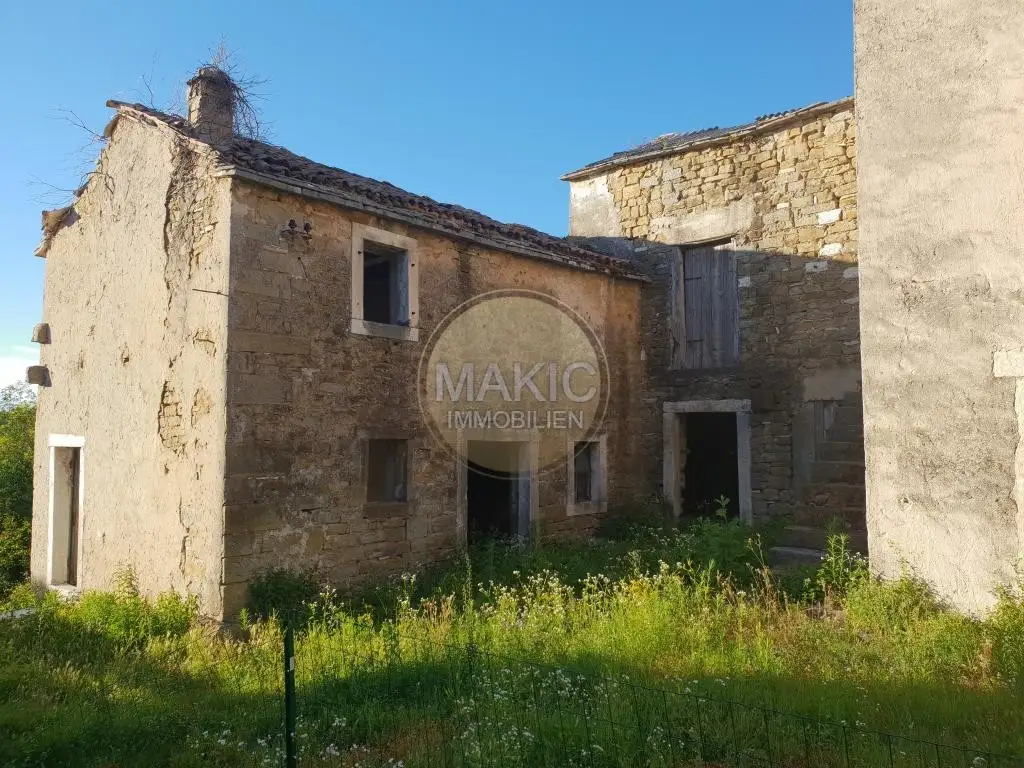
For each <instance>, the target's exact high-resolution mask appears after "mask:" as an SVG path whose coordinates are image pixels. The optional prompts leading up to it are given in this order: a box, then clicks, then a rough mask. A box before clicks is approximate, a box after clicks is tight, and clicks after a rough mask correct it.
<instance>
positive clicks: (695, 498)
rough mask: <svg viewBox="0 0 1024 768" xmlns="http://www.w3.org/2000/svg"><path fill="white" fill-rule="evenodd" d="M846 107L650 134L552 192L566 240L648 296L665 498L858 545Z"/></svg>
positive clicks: (859, 458)
mask: <svg viewBox="0 0 1024 768" xmlns="http://www.w3.org/2000/svg"><path fill="white" fill-rule="evenodd" d="M856 137H857V128H856V123H855V119H854V112H853V100H852V99H844V100H841V101H838V102H833V103H829V104H817V105H814V106H811V107H807V108H805V109H800V110H796V111H793V112H786V113H782V114H777V115H768V116H766V117H763V118H760V119H758V120H757V121H755V122H753V123H751V124H749V125H744V126H739V127H736V128H729V129H717V128H716V129H711V130H706V131H698V132H695V133H686V134H670V135H667V136H662V137H660V138H658V139H655V140H654V141H652V142H649V143H647V144H645V145H643V146H640V147H638V148H636V149H632V150H629V151H626V152H620V153H618V154H615V155H613V156H611V157H609V158H607V159H606V160H602V161H600V162H596V163H593V164H591V165H588V166H586V167H585V168H582V169H580V170H578V171H574V172H573V173H569V174H567V175H566V176H565V177H564V178H565V179H567V180H568V181H569V183H570V189H571V193H570V194H571V222H570V229H571V234H572V235H575V236H578V237H582V238H588V239H589V242H591V243H594V244H595V245H598V246H601V245H604V246H606V247H616V246H617V247H618V248H619V250H618V251H617V252H618V253H620V255H623V256H624V257H626V258H630V259H631V260H632V261H633V263H634V264H635V265H636V267H637V269H639V270H640V271H642V272H643V273H644V274H646V275H648V276H649V277H650V279H651V283H650V284H649V285H648V286H645V289H644V292H643V323H642V325H643V329H644V337H645V341H646V352H647V366H648V376H649V381H650V385H649V386H650V392H649V396H648V401H649V403H650V404H652V405H653V407H654V408H655V409H656V410H657V413H656V414H654V415H653V417H654V418H657V419H659V420H662V421H663V429H662V430H661V434H656V435H649V436H648V440H647V441H646V442H645V447H644V451H645V453H647V454H648V455H652V456H653V455H663V456H664V461H663V463H662V466H661V467H660V468H659V469H660V470H661V472H662V476H663V481H662V484H663V487H664V489H665V495H666V497H667V498H668V499H670V500H671V501H672V503H673V505H674V507H675V508H676V510H677V512H682V513H686V512H688V511H689V512H699V511H700V509H701V507H702V506H706V505H707V504H708V501H709V500H710V499H712V498H714V497H717V496H718V495H719V494H724V495H725V496H728V497H730V500H731V504H732V505H733V507H734V509H736V511H738V512H739V513H740V514H741V515H742V516H743V517H744V518H745V519H748V520H757V521H763V520H765V519H767V518H769V517H772V516H786V517H790V518H791V520H792V521H793V523H794V525H791V526H790V528H789V530H788V542H787V543H789V544H790V545H792V546H793V547H795V548H797V549H808V548H811V549H813V548H816V547H817V546H819V545H820V543H821V541H822V539H823V535H824V532H825V530H826V529H827V528H828V527H829V526H836V525H838V526H839V527H845V528H846V529H847V530H849V531H850V532H851V533H852V534H853V538H854V542H855V543H856V544H857V545H858V546H859V547H861V548H864V546H865V541H864V539H865V537H864V522H863V521H864V498H863V494H864V483H863V445H862V416H861V400H860V344H859V335H858V296H859V294H858V277H857V174H856V170H855V159H856V155H857V148H856V147H857V144H856Z"/></svg>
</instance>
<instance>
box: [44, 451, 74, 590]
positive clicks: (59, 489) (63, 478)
mask: <svg viewBox="0 0 1024 768" xmlns="http://www.w3.org/2000/svg"><path fill="white" fill-rule="evenodd" d="M51 450H52V451H53V455H52V464H51V466H52V467H53V487H52V488H51V489H50V504H51V505H52V507H51V514H50V583H51V584H68V585H71V586H77V585H78V540H79V531H80V527H81V520H80V514H79V512H80V509H81V492H82V449H81V448H78V447H63V446H62V447H56V446H55V447H53V448H51Z"/></svg>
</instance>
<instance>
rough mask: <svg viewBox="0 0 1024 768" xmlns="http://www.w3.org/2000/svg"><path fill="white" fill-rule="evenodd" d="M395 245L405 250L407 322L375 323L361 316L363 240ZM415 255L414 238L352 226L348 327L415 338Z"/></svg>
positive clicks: (417, 333) (359, 331)
mask: <svg viewBox="0 0 1024 768" xmlns="http://www.w3.org/2000/svg"><path fill="white" fill-rule="evenodd" d="M368 242H369V243H375V244H378V245H382V246H385V247H386V248H395V249H398V250H402V251H405V253H406V260H405V262H406V289H407V291H406V292H407V302H408V307H407V309H408V316H409V324H408V325H392V324H390V323H375V322H372V321H370V320H364V319H363V252H364V250H365V248H366V243H368ZM419 294H420V291H419V254H418V247H417V242H416V239H415V238H412V237H406V236H405V235H398V234H395V233H394V232H388V231H387V230H384V229H378V228H376V227H371V226H368V225H366V224H353V225H352V285H351V310H352V320H351V324H350V326H349V330H350V331H351V332H352V333H354V334H357V335H360V336H379V337H382V338H385V339H393V340H395V341H414V342H415V341H419V340H420V329H419V319H420V315H419V309H420V307H419Z"/></svg>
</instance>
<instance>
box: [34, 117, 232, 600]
mask: <svg viewBox="0 0 1024 768" xmlns="http://www.w3.org/2000/svg"><path fill="white" fill-rule="evenodd" d="M211 166H212V163H211V162H210V158H209V157H208V155H207V154H206V153H205V152H204V151H203V148H202V147H201V145H198V144H197V143H194V142H190V141H188V140H186V139H183V138H182V137H180V136H179V135H177V134H175V133H174V132H172V131H170V130H162V129H159V128H157V127H154V126H151V125H142V124H140V123H139V122H137V121H136V120H135V119H132V118H128V117H123V116H122V117H119V118H118V119H117V122H116V124H115V126H114V128H113V130H112V135H111V136H110V139H109V143H108V145H107V146H106V148H105V149H104V151H103V154H102V156H101V157H100V159H99V162H98V165H97V168H96V170H95V171H94V172H93V173H92V174H91V175H90V180H89V183H88V185H87V187H86V188H85V190H84V192H83V193H82V194H81V195H80V196H79V197H78V199H77V200H76V201H75V203H74V206H73V209H72V211H71V212H70V213H69V215H68V216H67V217H66V218H65V220H64V224H63V226H62V227H61V228H60V229H59V231H57V232H56V233H55V234H54V235H53V238H52V240H51V241H50V244H49V249H48V251H47V253H46V266H45V283H44V285H45V293H44V297H43V314H42V318H41V319H42V320H43V321H44V322H46V323H48V324H49V326H50V331H51V343H48V344H44V345H42V347H41V362H42V364H43V365H45V366H46V367H47V368H48V369H49V373H50V382H51V385H50V386H48V387H40V389H39V400H38V415H37V420H36V449H35V486H34V503H33V523H32V580H33V582H34V583H36V584H38V585H44V584H47V583H48V581H49V579H48V575H47V570H48V568H47V566H48V557H49V552H48V550H49V528H50V503H51V499H50V482H51V479H53V478H51V476H50V470H51V467H50V456H51V453H50V443H51V440H55V441H60V440H65V439H66V438H62V437H60V436H71V437H72V438H73V439H75V438H77V439H79V440H80V441H81V442H82V448H81V451H82V453H81V472H82V477H83V488H84V493H83V495H82V507H81V515H80V518H79V530H80V547H79V557H78V567H79V579H78V585H77V586H78V587H79V588H88V589H105V588H110V587H111V586H113V584H114V580H115V577H116V576H117V574H118V571H119V570H120V569H122V568H130V569H132V570H133V571H134V573H135V575H136V577H137V579H138V583H139V586H140V587H141V588H142V590H143V591H144V592H146V593H147V594H149V595H154V594H156V593H158V592H161V591H165V590H168V589H174V590H177V591H179V592H181V593H186V594H192V595H195V596H197V597H199V598H200V601H201V605H202V609H203V611H204V612H205V613H208V614H210V615H218V614H219V612H220V581H221V579H220V556H221V546H222V529H221V520H220V509H221V506H222V503H223V485H224V420H225V367H226V340H227V327H226V321H227V306H226V302H227V299H226V293H227V277H228V274H227V273H228V270H227V264H228V259H227V245H228V229H227V228H228V220H229V217H230V214H229V206H230V194H229V191H228V187H229V181H228V180H226V179H224V180H216V179H214V178H212V176H211V175H210V171H211ZM55 496H56V497H59V496H60V494H59V493H58V494H55ZM58 556H59V555H58Z"/></svg>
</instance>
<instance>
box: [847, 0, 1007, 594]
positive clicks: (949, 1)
mask: <svg viewBox="0 0 1024 768" xmlns="http://www.w3.org/2000/svg"><path fill="white" fill-rule="evenodd" d="M1022 29H1024V5H1022V4H1021V3H1019V2H1013V1H1012V0H978V1H977V2H966V1H965V0H936V2H934V3H927V4H924V5H920V6H916V7H915V6H914V5H912V4H905V3H892V2H885V0H858V2H857V3H856V36H857V40H856V43H857V45H856V53H857V56H856V65H857V105H858V113H859V123H860V129H861V134H862V144H861V149H862V152H861V156H860V158H859V172H860V178H859V184H860V199H861V203H862V212H863V222H862V223H863V235H864V237H863V246H864V247H863V259H864V261H863V267H864V269H863V274H862V280H863V286H864V290H863V291H862V296H863V303H862V305H861V327H862V335H863V342H864V404H865V413H866V415H867V422H866V424H865V427H866V433H865V436H866V448H867V480H868V532H869V536H870V543H871V565H872V568H873V569H874V570H875V571H877V572H878V573H880V574H882V575H884V576H891V577H898V576H899V575H900V574H901V572H902V570H903V568H904V567H905V566H909V567H910V568H911V569H912V570H913V571H914V572H915V573H916V574H917V575H918V576H920V577H922V578H924V579H926V580H928V581H929V582H931V584H932V585H933V586H934V587H935V588H936V590H937V591H938V592H939V594H941V595H942V597H943V598H945V599H947V600H948V601H950V602H951V603H952V604H954V605H956V606H958V607H960V608H962V609H965V610H970V611H983V610H985V609H987V608H989V607H991V606H992V604H993V602H994V600H995V591H996V588H997V587H998V586H999V585H1001V584H1005V583H1007V582H1017V583H1019V571H1018V572H1017V573H1015V572H1014V571H1015V566H1016V565H1018V564H1019V563H1020V559H1021V557H1024V482H1022V481H1024V451H1022V448H1021V442H1020V441H1021V435H1022V434H1024V421H1022V417H1024V387H1022V385H1021V381H1022V379H1024V365H1021V360H1022V357H1024V356H1022V355H1021V349H1022V339H1024V303H1022V301H1021V295H1022V292H1024V244H1022V243H1024V239H1022V233H1024V206H1022V205H1021V201H1022V200H1024V171H1022V170H1021V169H1022V168H1024V164H1022V162H1021V161H1022V145H1021V136H1024V112H1022V110H1021V106H1020V105H1021V104H1022V103H1024V55H1022V53H1021V30H1022Z"/></svg>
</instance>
